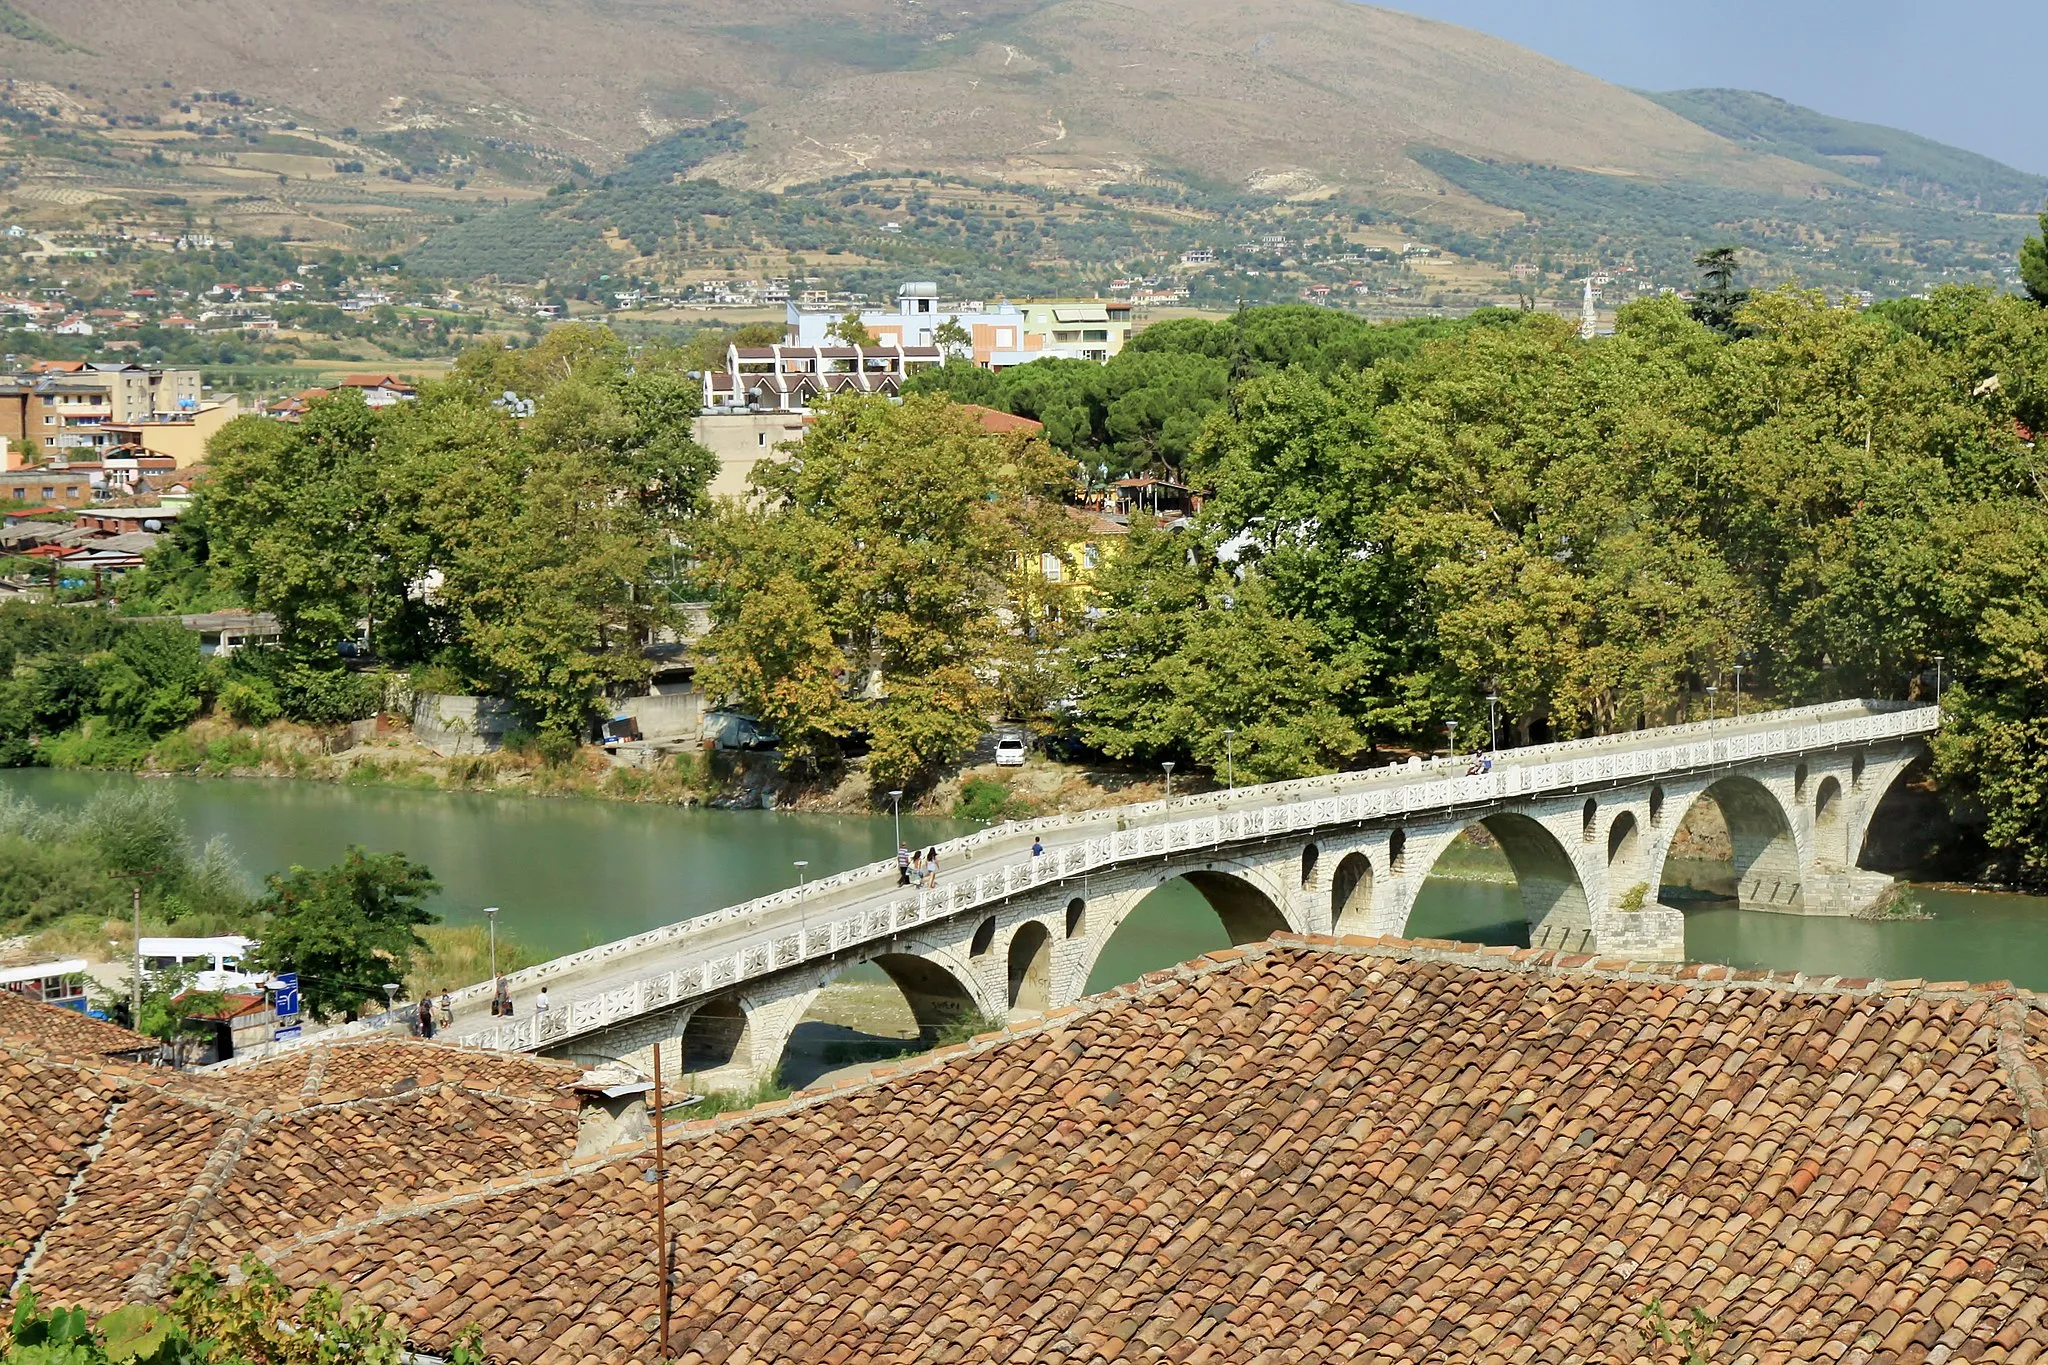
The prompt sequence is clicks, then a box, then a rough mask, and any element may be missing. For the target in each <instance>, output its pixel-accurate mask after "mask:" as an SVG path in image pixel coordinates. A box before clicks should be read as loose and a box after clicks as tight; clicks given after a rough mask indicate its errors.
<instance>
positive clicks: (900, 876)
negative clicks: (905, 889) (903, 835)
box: [896, 844, 910, 886]
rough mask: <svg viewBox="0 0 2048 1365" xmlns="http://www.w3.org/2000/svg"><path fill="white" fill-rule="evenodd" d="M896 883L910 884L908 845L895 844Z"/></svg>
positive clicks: (899, 884) (900, 884)
mask: <svg viewBox="0 0 2048 1365" xmlns="http://www.w3.org/2000/svg"><path fill="white" fill-rule="evenodd" d="M896 885H898V886H908V885H910V845H908V844H898V845H896Z"/></svg>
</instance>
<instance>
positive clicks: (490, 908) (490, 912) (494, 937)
mask: <svg viewBox="0 0 2048 1365" xmlns="http://www.w3.org/2000/svg"><path fill="white" fill-rule="evenodd" d="M484 923H486V924H488V925H490V926H491V989H492V990H493V991H495V990H496V989H497V988H498V907H497V906H495V905H486V906H485V907H484Z"/></svg>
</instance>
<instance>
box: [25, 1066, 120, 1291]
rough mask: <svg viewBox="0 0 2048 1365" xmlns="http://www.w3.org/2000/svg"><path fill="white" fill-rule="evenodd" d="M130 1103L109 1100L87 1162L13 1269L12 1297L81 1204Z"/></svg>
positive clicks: (73, 1174) (117, 1099)
mask: <svg viewBox="0 0 2048 1365" xmlns="http://www.w3.org/2000/svg"><path fill="white" fill-rule="evenodd" d="M130 1103H131V1100H130V1098H129V1097H128V1096H125V1095H122V1096H110V1097H109V1098H108V1100H107V1112H106V1113H105V1115H103V1116H102V1117H101V1119H100V1135H99V1136H98V1137H96V1138H94V1139H93V1140H92V1141H91V1143H89V1144H88V1145H87V1146H86V1149H85V1160H84V1161H81V1162H80V1163H79V1164H78V1169H77V1170H75V1171H73V1172H72V1173H71V1179H70V1180H69V1181H68V1182H66V1184H65V1186H64V1197H63V1198H62V1199H60V1200H59V1201H58V1202H57V1207H56V1208H54V1209H52V1210H51V1211H50V1221H49V1222H47V1223H45V1224H43V1230H42V1231H41V1232H39V1233H37V1234H36V1239H35V1241H33V1242H31V1243H30V1244H29V1248H28V1250H27V1251H26V1252H25V1253H23V1255H22V1258H21V1264H20V1265H18V1266H16V1267H15V1268H14V1281H13V1283H12V1284H11V1285H9V1286H8V1290H7V1295H8V1297H9V1298H13V1297H14V1296H15V1295H17V1294H19V1293H20V1292H21V1291H22V1289H23V1288H24V1287H25V1286H27V1284H28V1282H29V1278H30V1277H31V1276H32V1275H33V1274H34V1273H35V1268H36V1265H37V1264H38V1263H39V1262H40V1261H41V1260H42V1259H43V1252H44V1250H45V1249H46V1248H47V1247H48V1246H49V1244H50V1234H51V1233H53V1232H55V1231H56V1230H57V1224H59V1223H61V1222H63V1221H64V1214H65V1211H66V1210H68V1209H69V1208H70V1207H71V1206H72V1205H73V1204H76V1203H77V1202H78V1192H79V1191H80V1190H81V1189H83V1188H85V1182H86V1181H87V1180H88V1179H89V1178H90V1177H91V1175H92V1170H93V1167H94V1166H97V1165H98V1164H99V1159H100V1153H101V1152H104V1151H106V1150H107V1139H108V1138H110V1137H112V1136H113V1134H114V1124H115V1122H116V1121H117V1120H118V1119H119V1118H120V1117H121V1111H122V1110H123V1109H125V1108H127V1107H128V1105H129V1104H130Z"/></svg>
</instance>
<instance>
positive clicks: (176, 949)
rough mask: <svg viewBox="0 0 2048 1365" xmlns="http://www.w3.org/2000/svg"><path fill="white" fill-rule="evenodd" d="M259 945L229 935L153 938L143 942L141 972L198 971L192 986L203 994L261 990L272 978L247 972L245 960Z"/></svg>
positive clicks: (146, 938) (260, 973) (247, 939)
mask: <svg viewBox="0 0 2048 1365" xmlns="http://www.w3.org/2000/svg"><path fill="white" fill-rule="evenodd" d="M255 946H256V940H255V939H253V938H242V937H239V936H237V935H233V934H228V935H223V936H221V937H218V938H150V937H148V936H147V935H145V936H144V937H143V940H142V970H143V971H145V972H162V971H169V970H172V969H174V968H178V967H190V968H193V969H195V970H196V975H195V976H194V977H193V979H192V984H193V986H194V987H195V988H196V989H198V990H202V991H247V990H256V991H261V990H262V989H263V984H264V982H265V981H267V980H269V977H268V976H267V975H266V974H265V973H263V972H245V971H243V970H242V969H241V968H242V959H243V958H244V957H246V956H248V953H249V950H250V949H251V948H254V947H255Z"/></svg>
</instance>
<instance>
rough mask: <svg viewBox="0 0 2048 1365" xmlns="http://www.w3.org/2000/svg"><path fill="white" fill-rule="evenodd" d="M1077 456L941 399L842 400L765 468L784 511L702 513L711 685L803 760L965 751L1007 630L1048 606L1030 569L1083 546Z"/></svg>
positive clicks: (895, 771)
mask: <svg viewBox="0 0 2048 1365" xmlns="http://www.w3.org/2000/svg"><path fill="white" fill-rule="evenodd" d="M1068 468H1069V467H1068V466H1067V464H1066V462H1065V461H1063V460H1061V459H1060V458H1059V457H1058V456H1057V455H1056V454H1055V453H1054V452H1053V451H1052V450H1051V448H1050V447H1048V446H1047V445H1046V444H1045V443H1044V442H1042V441H1039V440H1036V439H1033V438H1029V437H1024V436H1020V435H998V434H995V433H992V432H990V431H988V430H986V429H985V428H984V427H982V425H981V424H980V423H979V422H977V421H976V420H975V418H974V417H973V415H972V414H971V413H968V412H966V411H965V410H963V409H962V408H960V407H958V406H956V405H954V404H952V403H949V402H947V401H945V400H943V399H940V398H935V397H930V396H922V395H913V396H911V397H909V398H907V399H906V400H905V401H904V402H902V403H901V404H897V403H892V402H890V401H888V400H886V399H881V398H869V397H847V398H841V399H837V400H834V401H833V402H831V403H830V404H828V405H826V406H825V407H824V408H823V409H822V410H821V411H820V412H819V415H818V418H817V422H816V424H815V426H814V427H813V428H812V430H811V431H810V433H809V434H808V435H807V436H806V437H805V439H804V443H803V445H802V446H801V448H800V449H799V450H798V451H797V453H796V454H795V455H794V456H793V457H792V458H791V459H789V460H787V461H764V462H763V463H762V464H760V465H758V466H757V467H756V468H755V471H754V479H753V481H754V488H755V491H756V494H757V495H758V498H759V499H760V501H761V502H762V503H763V504H764V505H765V506H766V508H767V509H768V514H767V515H762V514H761V513H760V512H758V511H755V510H752V509H750V508H744V507H737V506H734V507H727V508H725V509H723V511H722V512H721V513H720V514H719V515H718V516H717V517H715V518H714V519H712V520H711V521H710V522H709V523H708V524H706V525H705V526H704V527H703V528H702V532H701V534H700V536H699V539H698V553H699V557H700V560H701V575H702V581H703V582H704V583H705V584H706V585H708V587H709V588H710V590H711V591H712V592H713V594H714V595H713V597H712V602H713V607H712V610H713V620H714V622H715V625H714V627H713V630H712V632H711V635H710V637H709V638H708V639H707V640H706V641H705V649H706V652H707V653H708V654H709V655H710V656H711V658H712V660H713V662H712V663H711V664H710V665H709V666H708V667H707V668H706V669H705V671H704V674H703V682H704V686H705V687H706V689H707V691H709V692H711V693H712V694H713V695H724V696H729V697H731V698H733V699H735V700H736V701H737V702H738V703H739V704H740V705H742V706H743V707H745V708H747V709H748V710H750V711H751V712H752V713H753V714H755V715H757V716H759V717H760V718H761V719H762V720H764V721H767V722H768V723H770V724H771V725H773V726H774V727H775V729H776V730H777V732H778V733H779V734H780V736H781V739H782V744H783V750H784V753H785V754H787V755H789V756H791V757H792V758H794V759H796V760H797V761H799V762H801V763H805V764H809V765H819V764H823V763H827V762H830V761H833V760H834V759H836V758H837V757H838V756H840V755H841V754H842V753H844V752H845V751H846V745H847V744H848V742H849V741H851V740H864V741H865V742H866V743H867V744H868V745H869V746H870V748H871V751H872V770H873V773H874V776H875V778H876V780H877V781H878V782H883V783H897V782H903V781H908V780H911V779H913V778H915V777H918V776H921V775H925V774H927V773H929V772H930V771H931V770H932V769H933V768H934V767H935V766H936V765H938V764H940V763H943V762H945V761H947V760H949V759H951V758H953V757H955V756H957V755H958V754H960V753H961V752H963V751H964V750H965V749H967V748H969V747H971V746H972V745H973V743H974V741H975V740H976V739H978V738H979V737H980V735H981V734H982V732H983V731H984V730H985V728H986V726H987V718H988V715H989V713H990V710H991V707H992V705H993V704H994V703H995V701H996V699H997V698H998V696H999V695H1000V694H1001V689H1002V687H1003V686H1004V678H1003V677H1002V674H1001V670H1000V669H997V668H993V667H992V663H993V661H994V660H995V659H996V658H997V657H998V656H999V655H1000V654H1001V653H1002V652H1003V649H1002V641H1003V638H1004V637H1005V636H1006V635H1007V634H1009V633H1010V632H1011V630H1012V629H1013V628H1014V629H1021V630H1023V631H1024V632H1025V633H1027V634H1029V633H1032V632H1035V631H1036V630H1037V629H1038V627H1039V623H1041V622H1043V621H1044V620H1045V619H1046V615H1047V613H1046V611H1045V604H1044V603H1042V602H1035V601H1032V600H1030V598H1029V593H1030V591H1031V590H1030V589H1029V588H1028V586H1027V581H1028V579H1029V578H1030V577H1031V574H1032V572H1033V571H1035V569H1036V567H1037V565H1038V564H1039V561H1040V557H1041V556H1042V555H1045V554H1054V555H1057V554H1061V553H1063V552H1064V550H1063V547H1062V545H1061V535H1062V531H1063V528H1064V526H1065V514H1064V513H1063V512H1062V510H1061V508H1060V506H1059V500H1060V497H1061V495H1062V494H1063V493H1064V492H1065V491H1066V490H1067V489H1068V488H1069V487H1070V486H1071V482H1072V480H1071V476H1070V475H1069V473H1068ZM1027 565H1028V566H1030V567H1029V568H1028V569H1027V568H1026V566H1027Z"/></svg>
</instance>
